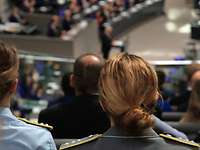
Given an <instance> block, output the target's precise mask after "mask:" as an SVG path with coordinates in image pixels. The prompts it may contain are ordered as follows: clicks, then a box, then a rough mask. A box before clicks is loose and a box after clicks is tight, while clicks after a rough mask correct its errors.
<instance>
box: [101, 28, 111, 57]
mask: <svg viewBox="0 0 200 150" xmlns="http://www.w3.org/2000/svg"><path fill="white" fill-rule="evenodd" d="M112 40H113V38H112V27H110V26H106V27H104V28H103V29H102V30H100V41H101V51H102V54H103V58H104V59H108V57H109V53H110V50H111V48H112Z"/></svg>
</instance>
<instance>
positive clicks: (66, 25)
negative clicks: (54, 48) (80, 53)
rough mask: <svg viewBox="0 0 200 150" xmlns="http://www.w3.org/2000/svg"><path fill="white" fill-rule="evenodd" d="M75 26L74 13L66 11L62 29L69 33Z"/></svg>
mask: <svg viewBox="0 0 200 150" xmlns="http://www.w3.org/2000/svg"><path fill="white" fill-rule="evenodd" d="M73 24H74V21H73V19H72V12H71V11H70V10H66V11H65V14H64V18H63V21H62V29H63V30H64V31H66V32H67V31H69V30H71V28H72V25H73Z"/></svg>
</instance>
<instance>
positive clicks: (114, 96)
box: [99, 53, 158, 130]
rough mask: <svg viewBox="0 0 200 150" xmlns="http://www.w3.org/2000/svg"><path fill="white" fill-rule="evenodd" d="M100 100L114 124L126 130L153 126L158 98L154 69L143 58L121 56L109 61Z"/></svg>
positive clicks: (104, 69) (101, 83)
mask: <svg viewBox="0 0 200 150" xmlns="http://www.w3.org/2000/svg"><path fill="white" fill-rule="evenodd" d="M99 92H100V101H101V102H102V103H103V104H104V107H105V110H106V111H107V113H108V114H109V115H110V116H111V117H112V118H113V119H114V123H115V125H117V126H120V127H122V128H124V129H127V130H132V129H133V130H134V129H137V130H138V129H144V128H147V127H150V126H152V124H153V122H152V119H151V117H150V112H151V111H152V110H153V108H154V105H155V102H156V100H157V98H158V81H157V76H156V73H155V71H154V69H153V68H152V67H151V66H150V65H149V64H148V63H147V62H146V61H145V60H143V59H142V58H140V57H138V56H135V55H129V54H126V53H125V54H119V55H117V56H116V57H113V58H112V59H110V60H108V61H107V62H106V63H105V65H104V67H103V69H102V71H101V74H100V79H99Z"/></svg>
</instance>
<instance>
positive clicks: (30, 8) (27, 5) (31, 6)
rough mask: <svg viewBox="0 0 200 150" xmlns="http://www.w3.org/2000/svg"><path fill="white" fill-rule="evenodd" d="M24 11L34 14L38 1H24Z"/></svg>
mask: <svg viewBox="0 0 200 150" xmlns="http://www.w3.org/2000/svg"><path fill="white" fill-rule="evenodd" d="M22 3H23V4H22V9H23V10H24V11H25V12H28V13H33V12H34V11H35V5H36V0H23V2H22Z"/></svg>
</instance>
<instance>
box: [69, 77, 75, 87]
mask: <svg viewBox="0 0 200 150" xmlns="http://www.w3.org/2000/svg"><path fill="white" fill-rule="evenodd" d="M69 84H70V86H71V87H73V88H75V76H74V74H71V75H70V82H69Z"/></svg>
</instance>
